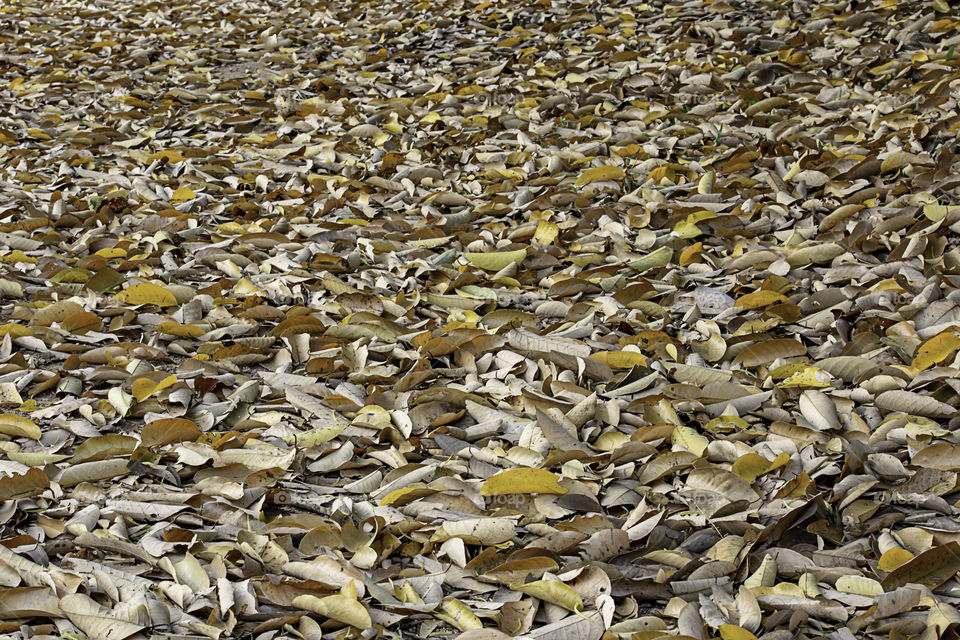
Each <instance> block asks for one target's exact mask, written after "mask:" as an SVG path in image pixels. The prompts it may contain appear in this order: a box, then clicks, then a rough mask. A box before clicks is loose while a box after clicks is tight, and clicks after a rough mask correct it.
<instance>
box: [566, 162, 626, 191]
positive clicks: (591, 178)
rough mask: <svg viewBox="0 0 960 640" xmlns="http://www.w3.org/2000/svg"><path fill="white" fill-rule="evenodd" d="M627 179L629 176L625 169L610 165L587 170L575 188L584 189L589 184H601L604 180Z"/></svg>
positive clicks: (575, 184) (581, 175)
mask: <svg viewBox="0 0 960 640" xmlns="http://www.w3.org/2000/svg"><path fill="white" fill-rule="evenodd" d="M626 177H627V174H626V173H624V171H623V169H621V168H620V167H613V166H610V165H605V166H602V167H594V168H593V169H587V170H586V171H584V172H583V173H581V174H580V177H579V178H577V181H576V182H575V183H574V185H573V186H575V187H584V186H586V185H588V184H592V183H594V182H600V181H602V180H623V179H624V178H626Z"/></svg>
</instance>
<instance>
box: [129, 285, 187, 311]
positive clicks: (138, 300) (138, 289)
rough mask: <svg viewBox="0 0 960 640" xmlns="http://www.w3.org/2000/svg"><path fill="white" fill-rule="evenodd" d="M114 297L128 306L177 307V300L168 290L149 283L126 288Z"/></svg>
mask: <svg viewBox="0 0 960 640" xmlns="http://www.w3.org/2000/svg"><path fill="white" fill-rule="evenodd" d="M115 297H116V299H117V300H120V301H121V302H126V303H128V304H135V305H141V304H152V305H156V306H158V307H175V306H177V299H176V297H174V295H173V294H172V293H171V292H170V291H169V290H167V289H165V288H164V287H161V286H160V285H158V284H153V283H150V282H142V283H140V284H135V285H133V286H132V287H127V288H126V289H124V290H123V291H121V292H120V293H118V294H117V295H116V296H115Z"/></svg>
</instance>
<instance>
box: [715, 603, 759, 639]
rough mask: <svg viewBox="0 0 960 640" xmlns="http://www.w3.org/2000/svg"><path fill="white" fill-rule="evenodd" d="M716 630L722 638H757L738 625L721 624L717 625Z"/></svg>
mask: <svg viewBox="0 0 960 640" xmlns="http://www.w3.org/2000/svg"><path fill="white" fill-rule="evenodd" d="M754 606H756V605H754ZM717 630H718V631H720V637H721V638H722V639H723V640H757V636H755V635H753V634H752V633H750V632H749V631H747V630H746V629H744V628H743V627H741V626H740V625H736V624H722V625H720V626H719V627H717Z"/></svg>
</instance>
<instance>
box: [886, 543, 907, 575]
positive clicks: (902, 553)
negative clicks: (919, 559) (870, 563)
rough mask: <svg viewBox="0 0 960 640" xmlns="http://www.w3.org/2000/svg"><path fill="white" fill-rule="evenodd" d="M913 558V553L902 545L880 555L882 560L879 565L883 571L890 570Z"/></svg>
mask: <svg viewBox="0 0 960 640" xmlns="http://www.w3.org/2000/svg"><path fill="white" fill-rule="evenodd" d="M911 560H913V554H912V553H910V552H909V551H907V550H906V549H902V548H900V547H893V548H892V549H887V550H886V551H884V552H883V555H882V556H880V561H879V562H878V563H877V567H879V568H880V570H881V571H887V572H890V571H893V570H895V569H897V568H898V567H900V566H901V565H904V564H906V563H908V562H910V561H911Z"/></svg>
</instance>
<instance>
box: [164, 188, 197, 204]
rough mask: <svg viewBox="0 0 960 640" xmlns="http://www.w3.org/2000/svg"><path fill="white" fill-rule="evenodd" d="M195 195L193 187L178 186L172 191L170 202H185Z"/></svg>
mask: <svg viewBox="0 0 960 640" xmlns="http://www.w3.org/2000/svg"><path fill="white" fill-rule="evenodd" d="M196 197H197V194H195V193H194V192H193V189H191V188H190V187H180V188H179V189H177V190H176V191H174V192H173V195H172V196H171V197H170V201H171V202H186V201H187V200H193V199H194V198H196Z"/></svg>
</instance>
